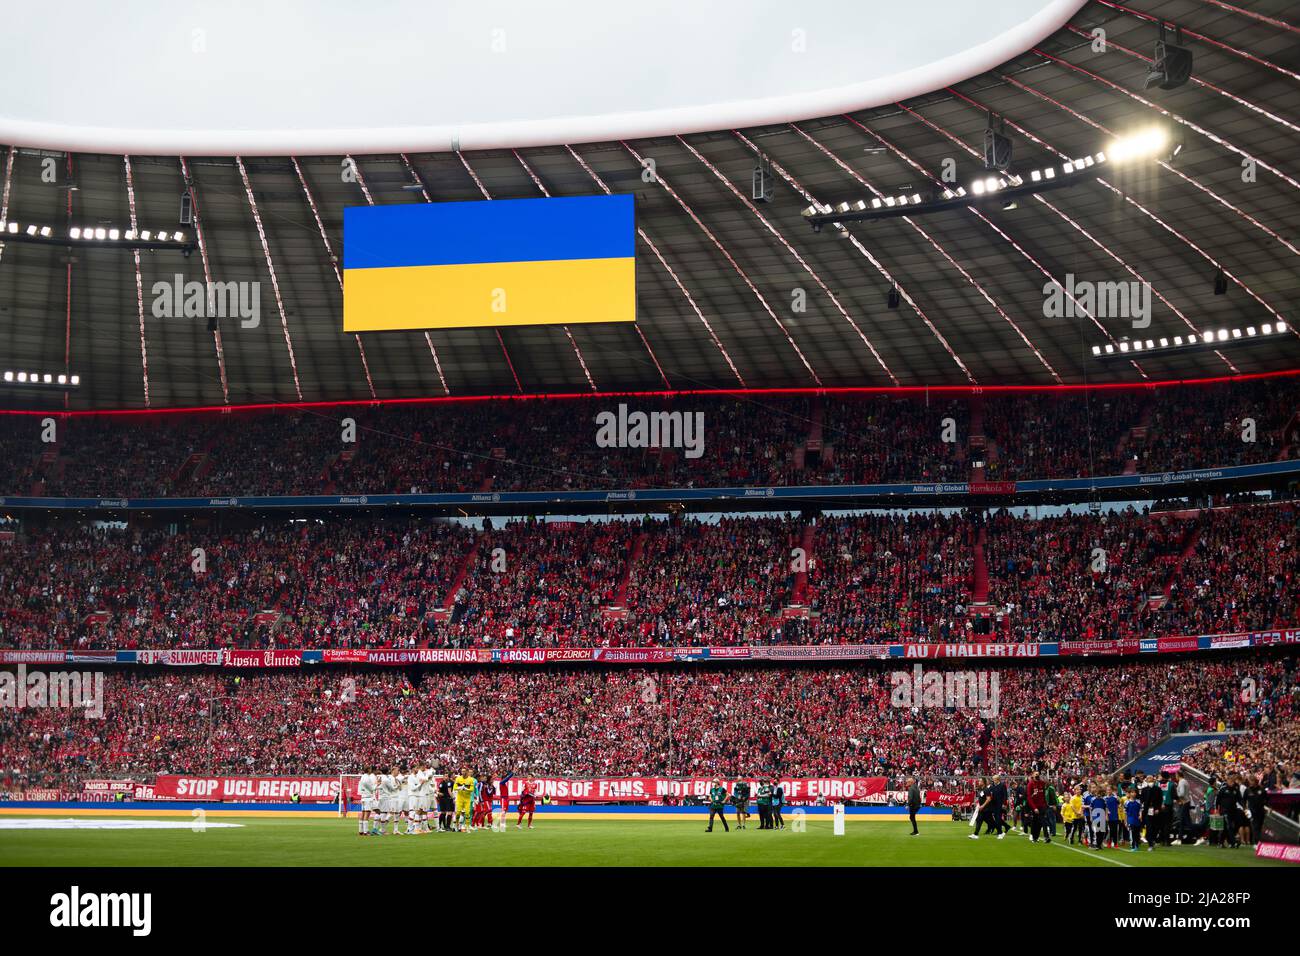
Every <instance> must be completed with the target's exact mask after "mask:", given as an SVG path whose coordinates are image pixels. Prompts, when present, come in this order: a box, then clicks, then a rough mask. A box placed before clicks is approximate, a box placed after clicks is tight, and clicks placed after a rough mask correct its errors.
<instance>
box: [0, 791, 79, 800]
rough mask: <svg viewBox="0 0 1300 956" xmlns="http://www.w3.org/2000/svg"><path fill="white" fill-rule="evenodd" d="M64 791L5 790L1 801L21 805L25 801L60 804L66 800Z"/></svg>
mask: <svg viewBox="0 0 1300 956" xmlns="http://www.w3.org/2000/svg"><path fill="white" fill-rule="evenodd" d="M64 796H65V794H64V792H63V791H62V790H47V789H41V788H38V789H34V790H5V791H3V792H0V799H3V800H6V801H13V802H15V803H21V802H23V801H42V802H58V801H60V800H62V799H63V798H64Z"/></svg>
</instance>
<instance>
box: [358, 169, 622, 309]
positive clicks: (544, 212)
mask: <svg viewBox="0 0 1300 956" xmlns="http://www.w3.org/2000/svg"><path fill="white" fill-rule="evenodd" d="M635 252H636V222H635V215H634V208H633V197H632V196H631V195H630V194H626V195H617V196H573V197H563V198H559V197H557V198H553V199H496V200H484V201H481V202H445V203H418V204H410V205H401V206H357V207H351V208H347V209H344V210H343V331H345V332H379V331H385V330H392V329H437V328H466V327H484V326H486V327H496V326H510V325H561V324H565V325H572V324H576V323H580V322H635V321H636V265H635Z"/></svg>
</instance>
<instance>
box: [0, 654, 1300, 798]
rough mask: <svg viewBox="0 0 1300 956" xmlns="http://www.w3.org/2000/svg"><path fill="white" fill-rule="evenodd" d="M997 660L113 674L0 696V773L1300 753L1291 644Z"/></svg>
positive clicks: (972, 767)
mask: <svg viewBox="0 0 1300 956" xmlns="http://www.w3.org/2000/svg"><path fill="white" fill-rule="evenodd" d="M994 675H995V676H996V680H997V683H996V685H995V687H996V700H995V704H996V706H995V707H992V708H983V709H972V708H969V707H964V706H963V707H953V706H949V707H933V706H929V707H913V706H908V705H907V704H906V702H904V703H903V704H901V705H900V703H899V701H897V700H896V699H895V693H894V688H895V686H896V684H897V680H896V674H895V673H894V672H893V671H892V670H891V668H890V667H889V666H888V665H885V664H883V663H882V664H874V665H873V664H865V663H864V664H860V665H854V666H833V667H794V668H789V667H786V668H781V667H759V666H749V667H702V666H692V667H685V668H673V667H661V668H655V669H640V668H627V669H623V668H608V669H593V668H590V667H587V668H558V667H527V668H525V667H520V668H495V669H494V668H468V667H467V668H456V669H408V670H404V671H401V672H396V671H380V670H367V669H351V670H346V669H338V670H329V671H324V672H322V671H298V672H294V673H291V674H286V673H277V674H268V673H255V672H225V673H221V672H213V671H192V670H190V671H181V670H167V669H163V670H161V671H150V672H134V671H110V672H109V673H108V675H107V678H106V681H105V697H106V699H105V709H104V710H105V713H104V716H103V717H102V718H99V719H90V718H87V717H86V716H85V715H84V714H82V713H80V712H78V711H75V710H60V709H57V708H44V709H30V710H14V709H5V710H3V711H0V778H6V779H7V782H8V784H9V786H10V787H12V786H15V785H17V786H23V785H28V786H42V785H51V784H52V783H55V782H58V783H61V784H63V785H65V786H69V785H75V782H76V781H78V780H82V779H93V778H134V779H147V778H148V777H149V776H150V775H152V774H155V773H203V774H231V775H242V774H250V775H277V774H327V775H332V774H337V773H344V772H351V773H356V772H360V771H361V770H362V769H363V768H365V767H368V766H372V765H375V764H382V765H383V766H389V765H391V764H394V763H399V764H402V763H406V762H407V761H411V760H415V759H435V760H437V761H438V762H439V763H440V764H441V765H442V766H444V767H459V766H462V765H465V764H468V765H470V766H472V767H474V768H476V769H478V770H480V771H488V772H492V773H494V774H496V775H501V774H502V773H504V772H506V771H513V772H514V773H515V774H524V775H538V776H546V775H555V776H575V777H581V776H643V775H645V776H649V775H692V776H708V775H713V774H719V775H724V776H730V775H735V774H759V773H763V774H765V773H769V772H770V773H773V774H783V775H790V776H815V777H829V776H874V775H885V776H891V777H897V776H901V775H903V774H915V775H918V776H924V777H931V778H937V777H943V778H949V779H953V778H963V777H969V776H970V775H974V774H987V773H990V772H995V771H996V772H1001V773H1008V774H1013V775H1016V774H1025V773H1028V772H1029V771H1030V770H1032V769H1039V770H1043V771H1045V772H1049V773H1051V774H1053V775H1057V776H1065V775H1069V776H1081V775H1085V774H1094V773H1101V772H1110V771H1112V770H1114V769H1116V768H1117V767H1118V766H1119V765H1120V764H1121V763H1122V762H1123V761H1124V760H1125V759H1126V758H1127V757H1128V756H1129V755H1131V754H1132V753H1133V752H1134V751H1135V750H1137V749H1139V748H1144V747H1146V746H1148V745H1150V744H1153V743H1155V742H1156V740H1158V739H1159V738H1160V737H1161V736H1163V735H1164V734H1166V733H1170V732H1176V731H1184V730H1193V731H1194V730H1207V729H1208V730H1213V729H1215V728H1217V727H1219V726H1220V725H1223V726H1226V727H1229V728H1232V729H1241V730H1250V731H1261V736H1260V737H1258V738H1251V739H1267V740H1268V741H1270V744H1269V746H1270V747H1274V748H1281V749H1274V750H1270V751H1269V752H1268V754H1267V759H1270V760H1271V759H1272V758H1273V757H1274V756H1276V757H1277V759H1278V760H1279V761H1282V762H1284V763H1285V764H1286V765H1287V766H1289V767H1295V766H1296V763H1297V758H1300V752H1297V750H1296V748H1295V743H1296V733H1295V729H1296V726H1297V716H1300V714H1298V708H1300V701H1297V693H1298V692H1300V691H1298V688H1297V669H1296V659H1295V658H1294V657H1278V656H1274V655H1267V656H1262V655H1258V654H1255V655H1235V656H1229V657H1214V658H1208V659H1204V658H1202V659H1195V660H1192V659H1182V660H1177V661H1174V662H1168V661H1164V660H1155V661H1141V662H1137V663H1115V662H1094V661H1083V662H1079V663H1076V664H1072V665H1065V664H1059V663H1051V664H1048V663H1046V662H1036V663H1032V664H1024V665H1020V666H1014V667H1008V666H1003V667H1002V668H1001V669H1000V670H998V671H995V672H994ZM908 676H910V672H909V674H908ZM992 677H993V675H990V680H992ZM1247 679H1249V680H1250V681H1252V682H1253V686H1254V687H1255V688H1256V694H1255V700H1254V701H1253V702H1246V701H1244V700H1243V695H1242V686H1243V683H1244V682H1245V681H1246V680H1247ZM1278 728H1289V729H1288V730H1286V731H1285V734H1283V733H1282V732H1280V731H1279V730H1278ZM1261 729H1262V730H1261ZM1252 753H1255V752H1254V751H1252Z"/></svg>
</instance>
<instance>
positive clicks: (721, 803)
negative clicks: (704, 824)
mask: <svg viewBox="0 0 1300 956" xmlns="http://www.w3.org/2000/svg"><path fill="white" fill-rule="evenodd" d="M715 816H716V817H717V818H718V819H719V820H721V821H722V829H723V830H726V831H727V832H728V833H730V832H731V827H729V826H727V788H726V787H724V786H723V785H722V784H721V783H720V782H719V781H717V780H714V781H713V786H711V787H709V828H708V829H707V830H705V831H704V832H705V833H712V832H713V818H714V817H715Z"/></svg>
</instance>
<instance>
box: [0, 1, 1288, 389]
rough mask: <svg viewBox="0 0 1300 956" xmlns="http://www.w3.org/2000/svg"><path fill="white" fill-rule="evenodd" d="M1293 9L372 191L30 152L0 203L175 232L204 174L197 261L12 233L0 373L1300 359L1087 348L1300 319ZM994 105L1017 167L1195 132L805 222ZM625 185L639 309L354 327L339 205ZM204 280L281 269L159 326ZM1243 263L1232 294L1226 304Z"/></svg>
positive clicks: (1109, 6) (1012, 378)
mask: <svg viewBox="0 0 1300 956" xmlns="http://www.w3.org/2000/svg"><path fill="white" fill-rule="evenodd" d="M1288 9H1289V5H1288V4H1285V3H1283V2H1281V0H1268V2H1262V3H1256V4H1253V5H1252V8H1251V10H1250V11H1245V10H1244V9H1239V8H1237V7H1235V6H1233V5H1231V4H1228V3H1226V2H1221V0H1171V2H1160V0H1138V5H1136V6H1129V5H1127V4H1121V3H1116V2H1111V0H1094V2H1091V3H1088V4H1087V5H1086V6H1084V7H1083V8H1082V9H1081V10H1080V11H1079V12H1078V13H1076V14H1075V15H1074V16H1073V17H1072V18H1071V19H1070V21H1069V23H1068V24H1066V26H1065V27H1063V28H1062V29H1060V30H1057V31H1056V32H1054V33H1052V34H1051V35H1050V36H1049V37H1048V38H1046V39H1045V40H1043V41H1042V42H1041V43H1039V44H1037V45H1036V46H1035V47H1034V48H1032V49H1030V50H1027V51H1025V52H1024V53H1022V54H1020V55H1018V56H1015V57H1014V58H1013V59H1011V60H1009V61H1007V62H1005V63H1004V64H1002V65H1001V66H1000V67H997V68H994V69H992V70H989V71H986V72H982V73H979V74H978V75H975V76H973V77H971V78H970V79H968V80H965V81H963V82H959V83H953V84H952V85H951V86H947V87H943V88H941V89H937V90H935V91H933V92H930V93H926V94H924V95H920V96H915V97H913V98H911V99H908V100H905V101H903V102H901V103H896V104H894V103H891V104H887V105H882V106H875V107H872V108H870V109H865V110H859V111H855V112H852V113H848V114H842V115H834V116H829V117H822V118H816V119H809V120H807V121H801V122H795V123H781V124H775V125H766V126H760V127H756V128H745V129H740V130H723V131H718V132H705V133H690V134H685V135H680V136H656V137H648V138H638V139H628V140H623V141H614V142H596V143H584V144H573V145H571V146H567V145H553V146H528V147H521V148H518V149H492V150H468V151H465V152H408V153H405V154H401V153H398V154H393V153H386V154H376V155H353V156H352V157H351V159H352V161H354V162H355V169H356V172H357V175H356V176H352V175H350V173H349V171H350V167H349V165H348V160H347V158H346V157H344V156H339V155H335V156H329V155H326V156H297V157H293V156H251V155H250V156H243V157H232V156H196V155H189V156H185V157H183V158H180V157H177V156H174V155H173V156H142V155H132V156H130V157H129V159H124V157H123V156H121V155H105V154H92V153H73V154H65V153H61V152H55V151H50V150H41V149H38V148H35V147H31V146H20V147H11V148H9V149H8V150H7V157H6V159H7V161H6V162H5V165H4V168H3V177H4V178H3V193H2V194H0V219H3V220H7V221H10V222H18V223H22V224H24V226H25V224H28V223H35V224H48V225H50V226H52V227H54V228H55V229H57V230H64V229H66V228H68V227H70V226H82V227H84V226H86V225H92V226H93V225H104V226H110V227H111V226H116V227H118V228H122V229H125V228H128V227H130V226H131V225H132V224H135V225H136V226H137V228H141V229H144V228H153V229H168V230H171V229H174V228H175V224H176V222H177V214H178V208H179V203H180V197H181V194H182V192H183V191H184V189H185V186H186V183H187V182H188V183H189V184H190V185H191V188H192V190H193V195H194V199H195V204H196V208H197V212H198V223H199V228H200V238H201V242H200V246H201V248H200V249H199V250H196V251H195V252H194V254H193V255H191V256H189V257H185V256H183V255H182V254H181V252H180V251H165V252H164V251H145V252H141V253H140V256H139V266H138V270H137V267H136V262H135V257H134V255H133V254H132V253H131V252H129V251H125V250H122V249H112V248H102V247H101V248H85V247H80V248H75V249H70V248H68V247H65V246H61V245H57V244H55V245H33V244H26V243H21V242H13V241H10V242H8V243H6V244H5V245H4V247H3V249H2V250H0V369H26V370H28V371H36V372H41V373H44V372H65V371H70V372H74V373H78V374H79V375H80V376H81V378H82V384H81V387H80V389H79V390H77V391H74V392H72V393H70V394H69V396H68V403H69V405H70V407H74V408H76V407H142V406H144V405H146V404H148V405H149V406H151V407H167V406H176V405H220V404H223V403H227V402H229V403H232V404H238V403H247V402H267V401H272V402H293V401H298V400H308V401H310V400H331V399H368V398H371V397H378V398H385V397H403V396H418V395H443V394H452V395H470V394H511V393H518V392H530V393H532V392H575V391H590V390H593V389H599V390H602V391H611V390H620V389H660V388H666V387H667V388H681V389H695V388H705V387H708V388H734V387H737V386H749V387H774V386H776V387H789V386H811V387H816V386H826V387H830V386H861V385H868V386H888V385H893V384H900V385H954V384H956V385H967V384H974V385H1003V384H1044V385H1050V384H1054V383H1058V382H1061V383H1081V382H1115V381H1128V382H1133V383H1140V382H1142V381H1144V380H1157V379H1170V378H1197V377H1209V376H1219V375H1225V374H1233V373H1234V372H1243V373H1249V372H1258V371H1268V370H1275V369H1281V368H1290V367H1297V366H1300V342H1297V337H1296V336H1295V335H1294V334H1292V335H1290V336H1288V337H1287V338H1285V339H1284V340H1275V341H1274V342H1273V344H1271V345H1252V346H1234V347H1230V348H1229V347H1225V348H1224V349H1223V350H1222V351H1221V352H1215V351H1211V350H1183V351H1175V352H1173V353H1172V354H1170V355H1167V356H1158V355H1149V356H1143V357H1142V358H1140V359H1138V360H1137V361H1136V362H1125V361H1116V360H1109V361H1103V360H1099V359H1097V358H1095V357H1093V355H1092V347H1093V346H1094V345H1101V344H1104V343H1107V342H1115V343H1118V342H1120V341H1121V340H1123V339H1125V338H1139V337H1140V338H1141V339H1148V338H1149V339H1159V338H1162V337H1167V338H1170V339H1172V337H1173V336H1174V335H1187V334H1188V333H1189V332H1190V331H1191V330H1192V329H1193V328H1195V329H1196V330H1200V331H1204V330H1217V329H1220V328H1234V327H1239V328H1243V329H1244V328H1246V327H1247V326H1254V327H1262V325H1263V324H1264V323H1268V322H1276V321H1277V320H1278V318H1279V317H1280V318H1284V319H1286V320H1287V321H1288V322H1289V323H1292V324H1294V320H1295V312H1296V309H1295V303H1296V302H1298V301H1300V270H1298V269H1297V256H1300V238H1298V234H1300V230H1298V229H1297V227H1298V226H1300V168H1298V167H1297V166H1296V164H1295V162H1294V158H1293V157H1294V156H1295V155H1296V154H1297V147H1298V146H1300V85H1298V84H1300V43H1298V42H1297V39H1298V34H1300V28H1297V27H1296V26H1294V25H1290V24H1288V23H1286V22H1284V21H1283V18H1284V17H1285V16H1286V14H1287V11H1288ZM1156 18H1161V19H1164V20H1166V21H1169V22H1171V23H1176V24H1178V25H1179V26H1181V27H1183V28H1184V30H1185V31H1187V33H1186V35H1185V37H1184V42H1185V44H1186V45H1188V46H1190V47H1191V49H1192V50H1193V51H1194V54H1195V67H1194V71H1193V74H1192V77H1193V78H1192V80H1191V81H1190V82H1188V83H1187V84H1186V85H1184V86H1182V87H1181V88H1178V89H1175V90H1171V91H1163V90H1160V89H1152V90H1150V91H1144V90H1143V78H1144V76H1145V74H1146V72H1147V69H1148V60H1149V58H1150V56H1151V54H1152V47H1153V44H1154V42H1155V40H1156V33H1157V30H1156V24H1155V19H1156ZM1095 28H1102V29H1104V30H1105V31H1106V43H1107V50H1106V52H1104V53H1098V52H1094V50H1093V45H1094V43H1095V40H1094V37H1093V35H1092V31H1093V30H1094V29H1095ZM918 29H919V28H918ZM1171 39H1172V38H1171ZM593 81H595V78H594V77H593ZM302 95H303V96H306V95H307V94H306V93H305V92H304V93H303V94H302ZM989 110H992V111H993V112H994V113H996V114H999V115H1001V116H1003V117H1004V118H1005V120H1006V123H1007V127H1006V130H1007V133H1008V135H1010V136H1011V138H1012V139H1013V141H1014V144H1015V157H1014V167H1013V168H1014V169H1015V170H1018V171H1025V172H1027V171H1028V170H1030V169H1033V168H1037V167H1041V166H1046V165H1051V164H1056V165H1057V166H1058V167H1059V165H1060V164H1061V163H1062V161H1063V160H1064V159H1065V158H1069V157H1076V156H1081V155H1085V154H1094V153H1096V152H1097V151H1099V150H1103V149H1105V148H1106V147H1107V145H1108V144H1109V143H1110V142H1111V140H1112V139H1113V138H1114V136H1115V135H1116V134H1123V133H1126V132H1130V131H1133V130H1137V129H1142V128H1145V127H1148V126H1150V125H1151V124H1153V123H1160V124H1163V125H1164V126H1165V128H1166V129H1168V130H1169V131H1170V132H1171V133H1172V134H1174V137H1175V140H1178V139H1181V143H1182V149H1181V151H1180V152H1179V153H1178V154H1177V156H1176V157H1174V158H1173V159H1172V160H1171V161H1170V162H1168V163H1161V164H1157V163H1155V162H1149V163H1144V164H1141V165H1134V166H1130V167H1126V168H1120V167H1115V168H1109V167H1103V168H1102V169H1101V170H1099V171H1098V175H1097V176H1096V177H1093V178H1091V179H1090V180H1089V181H1088V182H1084V183H1080V184H1078V185H1075V186H1073V187H1071V188H1068V189H1061V190H1056V191H1052V192H1049V193H1044V194H1042V195H1041V196H1039V197H1037V198H1035V197H1022V198H1021V199H1020V201H1019V203H1018V208H1015V209H1010V210H1004V209H1002V208H1000V207H998V206H995V207H993V208H989V207H987V206H986V207H983V208H981V209H980V211H979V212H978V213H976V212H973V211H971V210H968V209H965V208H961V209H955V210H952V211H946V212H938V213H933V214H928V215H920V216H915V217H913V218H912V219H911V220H910V221H908V220H904V219H892V220H888V221H877V222H871V223H860V224H854V225H852V226H851V227H850V228H849V232H850V233H851V238H850V239H847V240H846V239H842V238H839V237H838V236H837V235H836V232H835V231H834V230H833V229H826V230H823V231H822V232H821V233H819V234H815V233H814V232H813V231H812V229H811V228H810V227H809V224H808V223H807V221H806V220H805V219H804V218H803V217H802V215H801V210H802V209H803V208H804V207H806V206H808V205H809V204H810V202H814V201H815V202H818V203H831V204H834V203H839V202H841V201H855V200H858V199H863V198H865V199H867V200H870V199H871V197H872V196H873V195H875V193H874V192H873V191H874V190H878V191H879V193H880V194H882V195H891V196H892V195H897V194H900V193H906V194H912V193H923V194H925V195H930V194H931V192H932V190H933V189H935V188H941V186H942V184H941V183H938V178H939V177H940V176H941V174H942V172H943V170H944V169H945V168H946V167H945V161H946V160H951V161H952V163H953V164H954V165H953V166H952V167H951V168H953V169H955V172H956V177H957V182H958V183H970V182H971V181H972V180H973V179H974V178H976V177H977V176H978V175H980V174H981V172H982V169H983V167H982V162H981V159H980V153H981V150H982V138H983V134H984V128H985V125H986V115H987V111H989ZM760 153H761V154H763V155H765V156H766V157H768V158H769V159H770V161H771V172H772V175H773V176H774V177H775V183H774V189H773V195H772V198H771V201H770V202H766V203H759V202H753V201H752V200H751V199H750V191H751V174H752V172H753V168H754V166H755V163H756V161H757V159H758V156H759V154H760ZM49 160H53V162H49ZM646 160H653V165H654V169H655V173H656V177H654V178H652V180H651V181H646V179H647V178H650V177H647V176H643V173H644V171H645V165H644V161H646ZM1247 161H1249V165H1250V167H1251V168H1244V167H1243V163H1247ZM50 170H53V173H52V174H51V172H50ZM51 175H52V176H53V179H54V181H53V182H50V181H49V179H50V178H51ZM985 175H987V174H985ZM937 183H938V185H936V184H937ZM74 186H75V188H73V187H74ZM605 189H608V190H612V191H615V192H633V193H635V195H636V196H637V224H638V227H639V229H640V230H641V237H640V239H639V241H638V247H637V282H638V315H639V321H638V322H637V324H636V325H635V326H632V325H621V324H612V325H608V326H573V327H571V328H567V329H566V328H554V327H549V328H548V327H530V328H510V329H502V330H500V331H499V332H498V331H496V330H490V329H487V330H484V329H464V330H432V331H429V332H428V333H427V334H426V333H423V332H387V333H364V334H362V335H361V336H360V337H356V336H353V335H346V334H344V333H342V332H341V331H340V329H341V314H342V296H341V282H340V278H339V275H338V268H337V265H338V259H337V257H339V256H341V249H342V211H343V209H344V207H346V206H353V205H362V204H366V203H376V204H380V203H406V202H437V201H446V200H467V199H480V198H485V197H487V198H507V197H536V196H542V195H551V196H566V195H578V194H588V193H592V192H596V191H601V190H605ZM187 231H188V232H189V233H190V234H191V235H192V234H193V232H194V230H193V229H192V228H190V229H188V230H187ZM205 270H206V274H207V275H209V276H210V277H211V278H212V279H213V280H215V281H222V282H228V281H244V282H259V283H260V287H261V307H260V313H261V322H260V325H259V326H258V327H257V328H253V329H245V328H241V327H240V325H239V323H238V321H237V320H223V323H222V326H221V329H220V331H219V333H213V332H210V331H208V329H207V326H206V324H205V322H204V320H203V319H184V318H156V317H155V316H154V315H153V313H152V309H151V303H152V301H153V298H154V296H153V293H152V288H153V286H154V284H155V283H157V282H171V281H172V278H173V276H175V275H177V274H180V275H182V276H183V278H184V279H185V280H186V281H189V280H198V281H202V280H203V278H204V276H205ZM1220 270H1222V272H1223V281H1224V282H1226V286H1227V288H1226V293H1225V294H1222V295H1216V294H1215V293H1214V286H1215V277H1216V273H1218V272H1219V271H1220ZM1068 276H1073V277H1074V281H1075V282H1081V281H1090V282H1134V281H1135V282H1149V283H1150V285H1151V289H1152V300H1151V305H1152V311H1151V323H1150V326H1149V327H1147V328H1144V329H1141V330H1135V329H1134V328H1133V324H1132V321H1131V319H1128V318H1110V317H1099V316H1096V317H1092V318H1090V317H1089V316H1085V315H1079V316H1076V317H1073V318H1065V317H1049V316H1047V315H1045V311H1046V310H1045V299H1046V295H1045V291H1044V287H1045V286H1047V285H1049V283H1051V282H1052V281H1054V280H1055V281H1059V282H1067V281H1069V280H1068V279H1067V277H1068ZM891 286H896V287H897V290H898V293H899V298H900V304H899V307H898V308H897V309H891V308H889V306H888V298H889V291H890V289H891ZM800 300H803V301H804V302H806V309H804V310H803V311H800V310H799V309H798V308H797V304H798V303H799V302H800ZM25 401H32V402H42V403H48V404H50V405H51V406H53V407H60V406H62V404H63V401H64V397H63V395H62V394H61V393H36V392H32V393H30V394H26V393H24V392H22V391H20V390H17V389H4V390H0V403H2V404H4V405H7V406H17V405H20V404H22V403H23V402H25Z"/></svg>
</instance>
